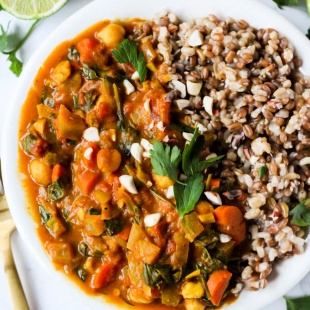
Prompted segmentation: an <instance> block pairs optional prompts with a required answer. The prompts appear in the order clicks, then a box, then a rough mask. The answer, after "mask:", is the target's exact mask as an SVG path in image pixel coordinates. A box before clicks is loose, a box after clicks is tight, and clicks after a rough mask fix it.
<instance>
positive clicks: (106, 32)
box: [97, 23, 126, 48]
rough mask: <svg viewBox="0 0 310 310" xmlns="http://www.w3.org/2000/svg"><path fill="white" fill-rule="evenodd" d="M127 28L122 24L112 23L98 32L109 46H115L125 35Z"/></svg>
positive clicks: (100, 37) (99, 36) (98, 35)
mask: <svg viewBox="0 0 310 310" xmlns="http://www.w3.org/2000/svg"><path fill="white" fill-rule="evenodd" d="M125 33H126V31H125V29H124V27H122V26H121V25H118V24H114V23H111V24H109V25H107V26H106V27H104V28H103V29H102V30H100V31H99V32H98V33H97V37H98V38H99V39H100V40H101V41H102V42H103V43H104V44H105V45H106V46H107V47H111V48H115V47H116V46H117V45H118V43H120V42H121V41H123V39H124V37H125Z"/></svg>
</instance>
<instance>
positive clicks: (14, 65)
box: [8, 53, 23, 76]
mask: <svg viewBox="0 0 310 310" xmlns="http://www.w3.org/2000/svg"><path fill="white" fill-rule="evenodd" d="M8 61H10V62H11V65H10V70H11V71H12V72H13V73H14V74H15V75H16V76H20V74H21V73H22V71H23V63H22V62H21V61H20V60H19V59H18V58H17V57H16V55H15V53H11V54H10V55H9V57H8Z"/></svg>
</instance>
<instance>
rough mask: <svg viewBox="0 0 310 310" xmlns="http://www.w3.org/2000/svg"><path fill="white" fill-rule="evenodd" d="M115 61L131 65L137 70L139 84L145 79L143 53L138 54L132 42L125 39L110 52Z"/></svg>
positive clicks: (145, 71) (134, 43) (135, 45)
mask: <svg viewBox="0 0 310 310" xmlns="http://www.w3.org/2000/svg"><path fill="white" fill-rule="evenodd" d="M112 54H113V56H114V57H115V59H116V60H117V61H118V62H120V63H131V64H132V65H133V66H134V68H135V69H136V70H137V72H138V74H139V78H140V82H141V83H142V82H144V80H145V78H146V73H147V70H146V64H145V58H144V54H143V52H140V53H139V54H138V48H137V44H136V42H135V41H133V40H128V39H125V40H123V41H122V42H121V43H119V44H118V46H117V48H116V49H115V50H113V51H112Z"/></svg>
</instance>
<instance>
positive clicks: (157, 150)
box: [150, 140, 181, 182]
mask: <svg viewBox="0 0 310 310" xmlns="http://www.w3.org/2000/svg"><path fill="white" fill-rule="evenodd" d="M150 154H151V163H152V166H153V172H154V173H156V174H158V175H163V176H167V177H169V178H170V179H171V180H173V181H175V182H178V179H177V169H178V166H179V163H180V161H181V152H180V149H179V148H178V147H177V146H174V147H173V148H172V150H171V147H170V146H169V145H166V146H164V145H163V144H162V143H161V142H159V141H157V140H155V142H154V144H153V150H150Z"/></svg>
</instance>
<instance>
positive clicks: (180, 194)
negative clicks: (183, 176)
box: [173, 173, 204, 217]
mask: <svg viewBox="0 0 310 310" xmlns="http://www.w3.org/2000/svg"><path fill="white" fill-rule="evenodd" d="M202 181H203V175H202V174H201V173H197V174H195V175H192V176H190V177H189V178H188V180H187V182H186V185H182V184H179V183H176V184H174V186H173V189H174V195H175V200H176V206H177V210H178V213H179V214H180V216H181V217H183V216H184V215H185V214H186V213H189V212H191V211H193V210H194V208H195V205H196V203H197V201H198V200H199V198H200V196H201V194H202V192H203V189H204V185H203V183H202Z"/></svg>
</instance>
